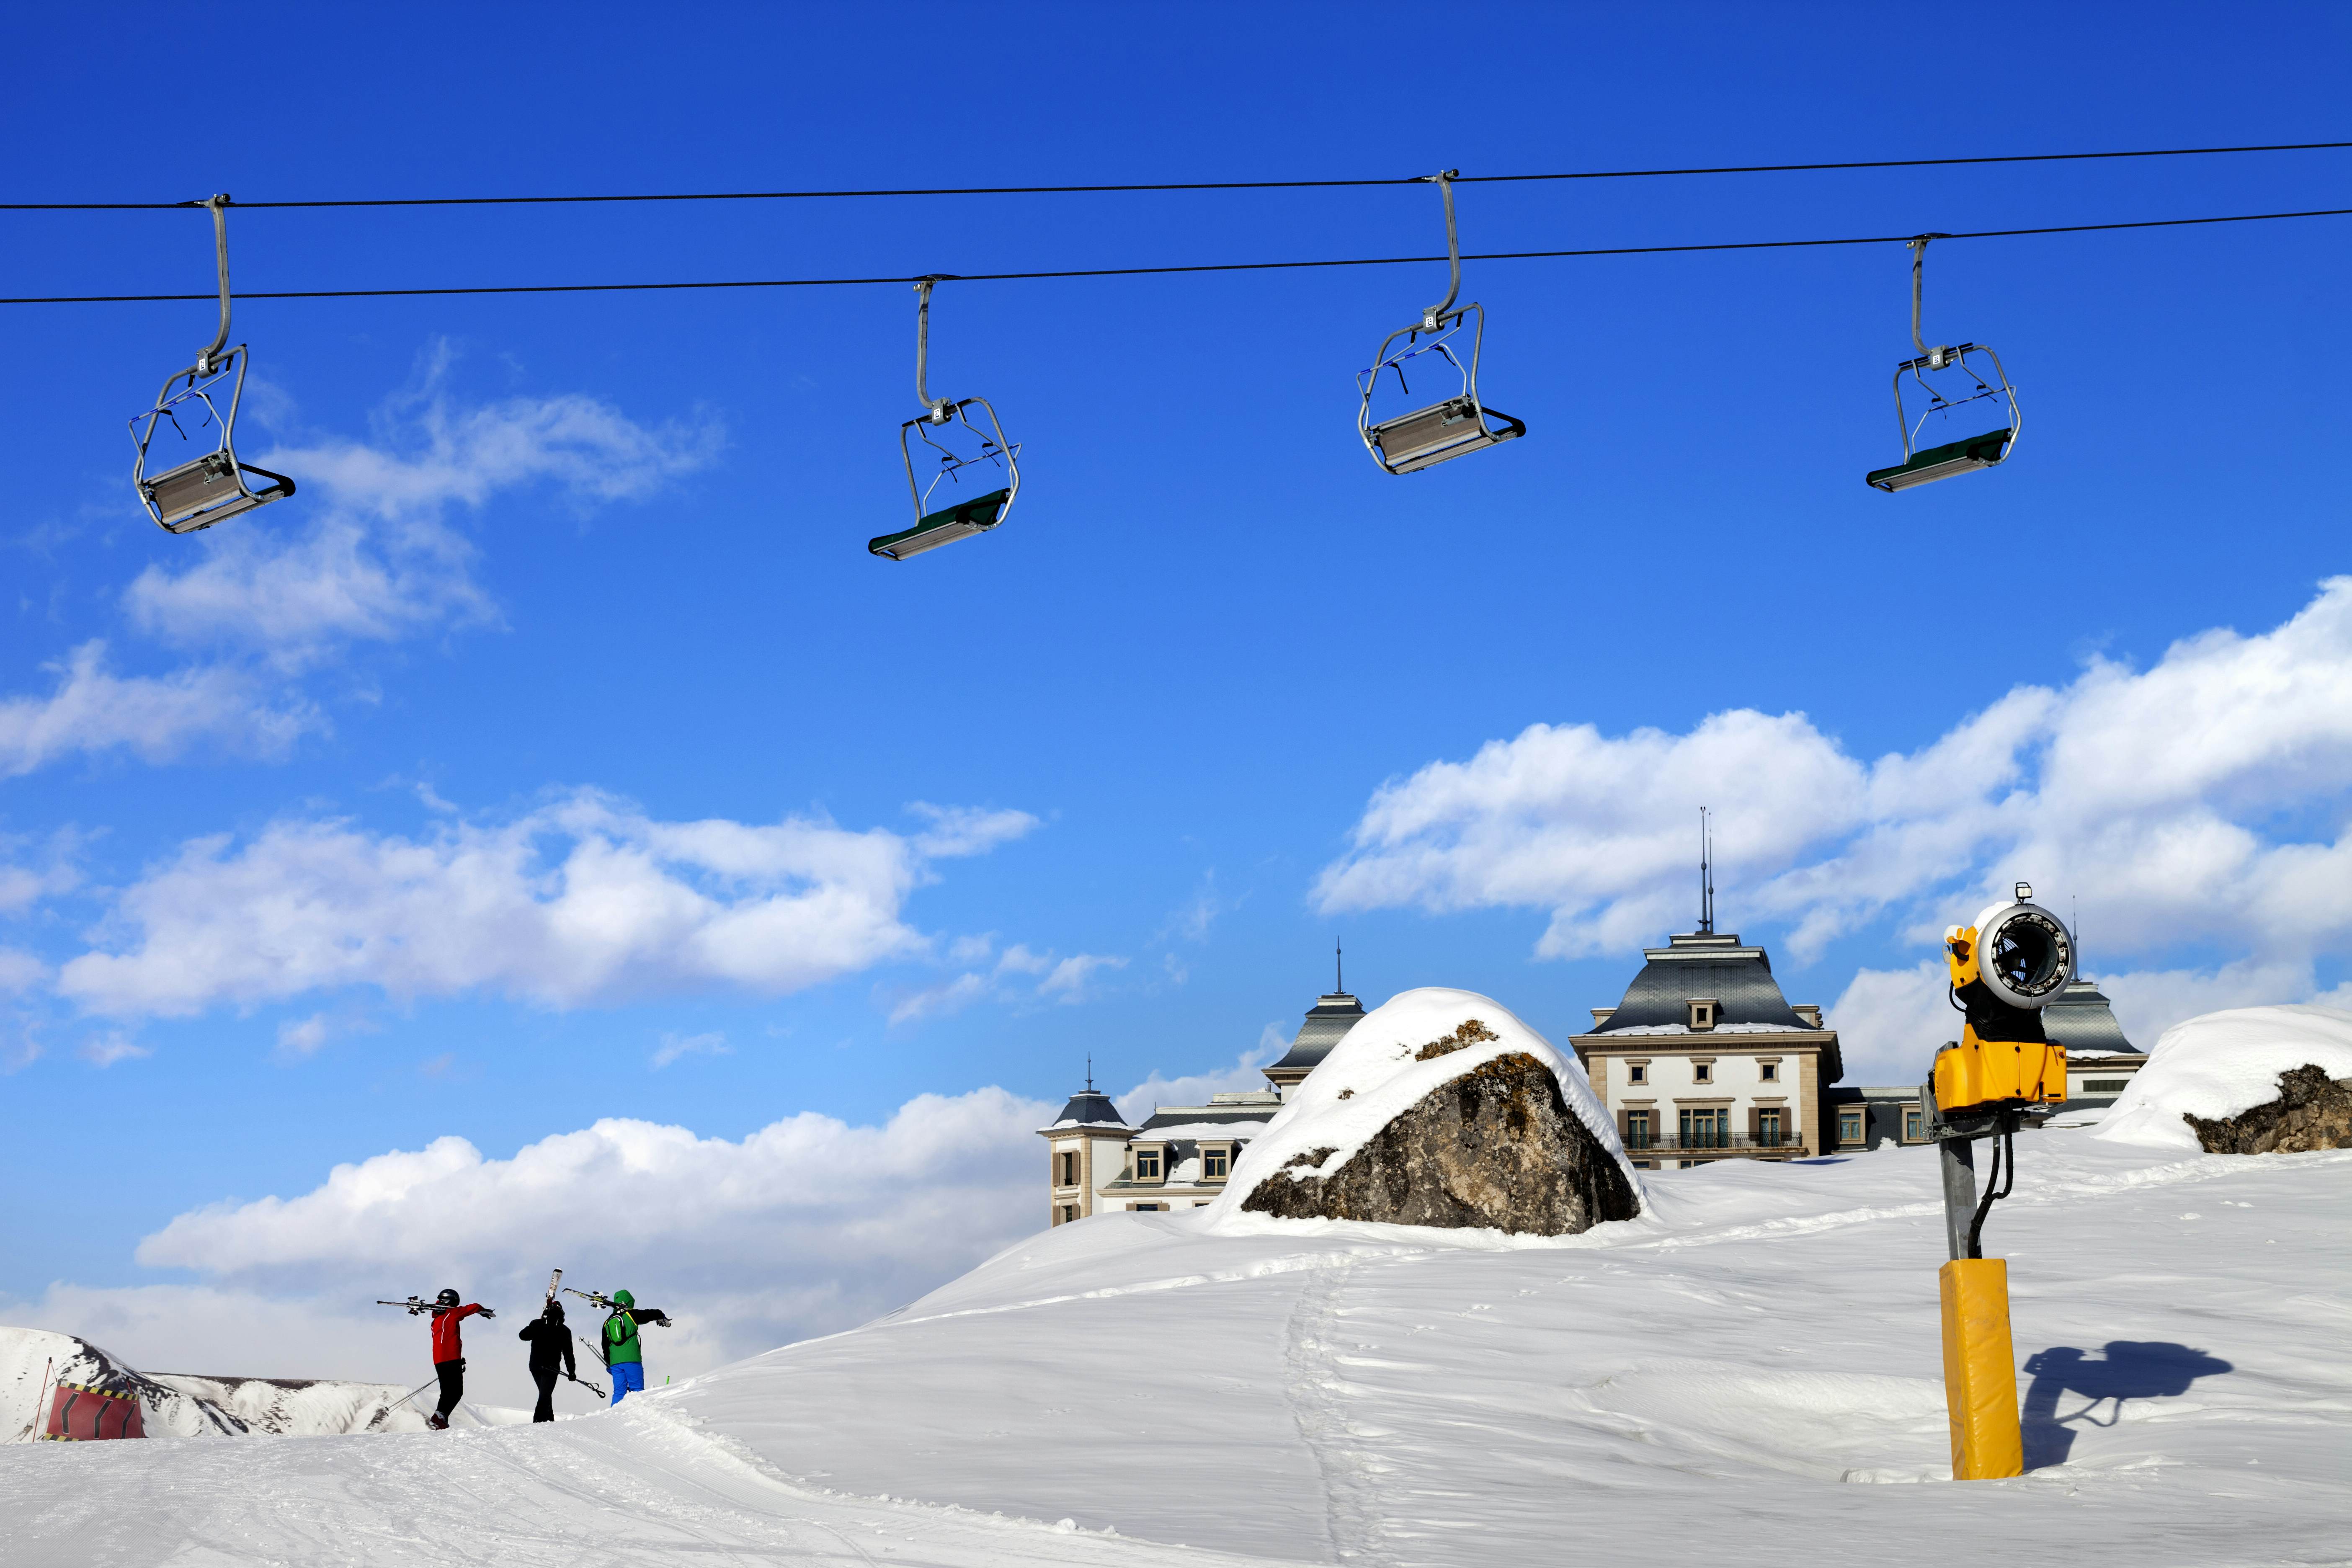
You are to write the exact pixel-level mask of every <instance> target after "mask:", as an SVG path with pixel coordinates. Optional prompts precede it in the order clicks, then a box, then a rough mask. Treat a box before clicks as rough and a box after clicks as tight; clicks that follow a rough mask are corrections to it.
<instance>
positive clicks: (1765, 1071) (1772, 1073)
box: [1756, 1062, 1780, 1083]
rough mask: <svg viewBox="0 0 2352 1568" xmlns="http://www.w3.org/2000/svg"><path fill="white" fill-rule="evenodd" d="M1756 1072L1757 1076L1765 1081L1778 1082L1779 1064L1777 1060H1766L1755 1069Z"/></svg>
mask: <svg viewBox="0 0 2352 1568" xmlns="http://www.w3.org/2000/svg"><path fill="white" fill-rule="evenodd" d="M1756 1073H1757V1076H1758V1077H1759V1078H1761V1079H1763V1080H1764V1081H1765V1082H1766V1083H1778V1082H1780V1063H1779V1062H1766V1063H1764V1064H1763V1065H1762V1066H1761V1067H1759V1068H1757V1069H1756Z"/></svg>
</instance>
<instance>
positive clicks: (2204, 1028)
mask: <svg viewBox="0 0 2352 1568" xmlns="http://www.w3.org/2000/svg"><path fill="white" fill-rule="evenodd" d="M2307 1064H2308V1065H2312V1066H2316V1067H2318V1068H2321V1069H2323V1070H2324V1071H2325V1072H2326V1074H2327V1076H2328V1077H2329V1078H2332V1079H2341V1078H2352V1013H2339V1012H2336V1010H2334V1009H2333V1008H2329V1007H2313V1006H2307V1005H2293V1006H2276V1007H2232V1008H2230V1009H2229V1010H2227V1011H2226V1012H2221V1013H2207V1014H2205V1015H2203V1016H2200V1017H2195V1018H2190V1019H2189V1020H2187V1021H2186V1022H2183V1023H2179V1024H2175V1025H2174V1026H2172V1027H2170V1028H2169V1029H2167V1030H2165V1031H2164V1034H2163V1036H2162V1037H2160V1038H2158V1041H2157V1042H2156V1048H2155V1049H2154V1050H2152V1051H2150V1052H2148V1054H2147V1066H2146V1067H2143V1068H2140V1069H2139V1071H2138V1072H2137V1073H2136V1074H2134V1075H2133V1077H2132V1080H2131V1083H2130V1085H2129V1086H2128V1087H2127V1088H2126V1089H2125V1090H2124V1091H2123V1093H2122V1094H2121V1095H2119V1096H2117V1097H2116V1102H2115V1104H2114V1105H2113V1106H2111V1107H2109V1108H2108V1110H2107V1114H2106V1118H2105V1121H2102V1122H2101V1123H2100V1124H2099V1131H2098V1134H2097V1135H2098V1136H2099V1137H2101V1138H2105V1139H2107V1140H2108V1141H2110V1142H2117V1143H2141V1144H2146V1145H2147V1146H2149V1147H2151V1148H2159V1149H2196V1148H2198V1146H2199V1145H2198V1142H2197V1134H2196V1133H2195V1132H2194V1131H2191V1130H2190V1128H2189V1123H2188V1122H2186V1121H2182V1120H2181V1118H2182V1117H2183V1116H2195V1117H2198V1118H2200V1119H2202V1120H2205V1121H2220V1120H2221V1119H2223V1118H2226V1117H2232V1116H2237V1115H2240V1114H2242V1113H2243V1112H2245V1111H2248V1110H2252V1109H2253V1108H2254V1107H2255V1106H2257V1105H2266V1104H2268V1103H2269V1102H2270V1101H2272V1100H2276V1099H2277V1098H2278V1097H2279V1081H2278V1079H2279V1074H2281V1073H2283V1072H2286V1071H2289V1070H2291V1069H2293V1068H2299V1067H2303V1066H2305V1065H2307Z"/></svg>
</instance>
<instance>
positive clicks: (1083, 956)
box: [1037, 952, 1127, 1002]
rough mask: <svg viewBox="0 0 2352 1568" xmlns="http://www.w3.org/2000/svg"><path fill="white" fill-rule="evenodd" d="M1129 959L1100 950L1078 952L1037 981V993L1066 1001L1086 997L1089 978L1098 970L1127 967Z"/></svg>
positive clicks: (1057, 964)
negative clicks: (1116, 956)
mask: <svg viewBox="0 0 2352 1568" xmlns="http://www.w3.org/2000/svg"><path fill="white" fill-rule="evenodd" d="M1126 967H1127V960H1125V959H1123V958H1114V957H1111V956H1109V955H1108V954H1105V953H1099V952H1076V953H1072V954H1071V955H1070V956H1069V957H1067V958H1066V959H1064V960H1062V962H1061V963H1056V964H1055V965H1054V968H1053V971H1052V972H1051V973H1048V974H1047V975H1046V976H1045V979H1043V980H1040V981H1039V982H1037V994H1038V995H1040V996H1052V997H1055V998H1056V999H1058V1000H1060V1001H1064V1002H1077V1001H1082V1000H1084V999H1085V996H1086V990H1087V977H1088V976H1089V975H1092V974H1093V973H1095V972H1096V971H1097V970H1103V969H1125V968H1126Z"/></svg>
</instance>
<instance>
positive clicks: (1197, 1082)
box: [1111, 1024, 1297, 1125]
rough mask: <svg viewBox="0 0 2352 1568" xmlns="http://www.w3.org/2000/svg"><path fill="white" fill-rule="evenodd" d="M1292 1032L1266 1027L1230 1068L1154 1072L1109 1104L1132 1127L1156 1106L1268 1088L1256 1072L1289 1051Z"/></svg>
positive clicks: (1202, 1101) (1194, 1102)
mask: <svg viewBox="0 0 2352 1568" xmlns="http://www.w3.org/2000/svg"><path fill="white" fill-rule="evenodd" d="M1296 1032H1297V1026H1292V1027H1291V1028H1290V1029H1289V1030H1286V1029H1285V1028H1284V1027H1283V1026H1281V1025H1279V1024H1268V1025H1267V1026H1265V1028H1263V1029H1261V1030H1259V1031H1258V1037H1257V1044H1256V1045H1255V1046H1253V1047H1250V1048H1249V1049H1248V1050H1245V1051H1244V1052H1243V1053H1242V1054H1241V1055H1240V1056H1238V1057H1236V1058H1234V1065H1233V1066H1231V1067H1228V1068H1213V1069H1212V1070H1210V1071H1208V1072H1199V1073H1187V1074H1185V1075H1184V1076H1183V1077H1181V1078H1165V1077H1162V1076H1161V1075H1160V1069H1159V1068H1152V1069H1151V1076H1150V1077H1149V1078H1147V1079H1144V1080H1143V1081H1142V1082H1141V1083H1139V1084H1137V1085H1136V1086H1135V1087H1134V1088H1133V1089H1129V1090H1128V1091H1127V1092H1126V1093H1125V1094H1118V1095H1113V1096H1112V1097H1111V1103H1112V1104H1114V1105H1116V1106H1118V1113H1119V1114H1120V1115H1121V1116H1123V1117H1125V1118H1127V1120H1128V1121H1129V1124H1130V1125H1132V1124H1135V1123H1139V1122H1140V1121H1142V1120H1143V1118H1145V1117H1147V1116H1149V1115H1150V1114H1151V1112H1152V1110H1153V1109H1154V1108H1155V1107H1158V1106H1162V1105H1206V1104H1208V1103H1209V1096H1211V1095H1213V1094H1231V1093H1234V1092H1236V1091H1238V1090H1241V1089H1266V1088H1269V1087H1271V1086H1269V1085H1268V1084H1267V1083H1266V1081H1265V1073H1263V1072H1261V1071H1259V1070H1258V1069H1259V1068H1263V1067H1264V1066H1265V1064H1266V1063H1268V1062H1270V1061H1272V1060H1274V1059H1275V1058H1276V1057H1278V1056H1281V1055H1282V1054H1283V1053H1284V1052H1286V1051H1287V1050H1289V1049H1290V1039H1291V1036H1292V1034H1294V1033H1296Z"/></svg>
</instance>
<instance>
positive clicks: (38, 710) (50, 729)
mask: <svg viewBox="0 0 2352 1568" xmlns="http://www.w3.org/2000/svg"><path fill="white" fill-rule="evenodd" d="M44 668H47V669H49V670H52V671H54V672H55V673H56V675H57V685H56V688H55V689H53V690H52V691H50V692H48V693H47V695H45V696H26V697H11V698H6V699H0V776H5V777H14V776H16V775H18V774H22V773H31V772H33V771H34V770H35V769H36V768H39V767H43V766H46V765H47V764H48V763H54V762H58V761H60V760H61V759H63V758H65V757H68V756H71V755H74V754H77V753H91V752H116V751H119V752H130V753H131V754H132V755H133V756H136V757H138V758H139V759H140V760H142V762H149V763H164V762H170V761H172V760H173V759H174V758H176V757H179V756H181V755H183V754H184V753H185V752H188V751H189V750H190V749H192V748H193V747H194V746H195V745H196V744H197V743H198V742H213V743H215V744H217V745H218V746H220V747H221V748H222V749H223V750H225V751H227V752H232V753H236V754H239V755H247V756H257V757H263V758H276V757H280V756H283V755H284V754H285V753H286V752H287V750H288V748H289V747H290V746H291V745H292V744H293V742H295V740H296V739H297V738H298V737H299V736H300V735H301V734H302V733H303V731H306V730H314V729H318V728H320V727H321V723H320V717H319V715H318V713H317V711H316V710H314V709H312V708H311V707H310V705H309V704H307V703H305V702H302V701H300V700H297V699H294V698H291V697H285V696H280V697H278V698H276V699H275V700H273V699H272V697H271V696H270V695H269V694H268V693H265V692H263V691H262V690H260V689H258V688H257V685H256V683H255V681H254V679H252V677H251V676H250V675H248V674H247V673H246V672H244V671H242V670H238V669H236V668H230V667H229V666H226V665H216V664H215V665H198V666H192V667H190V668H184V669H178V670H174V671H173V672H172V673H171V674H169V675H164V676H121V675H116V674H113V673H112V672H111V671H110V670H109V669H108V668H106V644H105V643H104V642H102V641H90V642H86V643H84V644H82V645H81V646H80V647H77V648H75V649H74V650H73V651H72V652H71V653H69V654H68V655H67V656H66V658H65V659H64V661H63V662H61V663H57V664H50V665H47V666H45V667H44ZM6 890H7V889H5V888H0V893H5V891H6Z"/></svg>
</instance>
